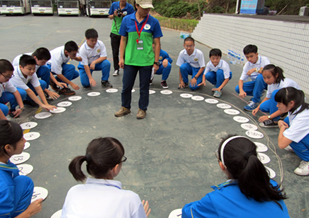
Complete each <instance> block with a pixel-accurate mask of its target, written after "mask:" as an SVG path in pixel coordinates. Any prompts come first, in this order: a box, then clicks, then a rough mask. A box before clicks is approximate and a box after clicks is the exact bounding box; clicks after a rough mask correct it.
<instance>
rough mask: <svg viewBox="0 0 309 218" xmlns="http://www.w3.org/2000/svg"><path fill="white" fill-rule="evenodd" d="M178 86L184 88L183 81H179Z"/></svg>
mask: <svg viewBox="0 0 309 218" xmlns="http://www.w3.org/2000/svg"><path fill="white" fill-rule="evenodd" d="M178 87H179V88H185V87H186V84H185V83H184V81H181V82H180V84H179V86H178Z"/></svg>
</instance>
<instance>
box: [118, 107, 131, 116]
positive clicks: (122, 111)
mask: <svg viewBox="0 0 309 218" xmlns="http://www.w3.org/2000/svg"><path fill="white" fill-rule="evenodd" d="M129 113H131V111H130V109H129V108H125V107H121V108H120V110H119V111H117V112H116V113H115V117H122V116H124V115H127V114H129Z"/></svg>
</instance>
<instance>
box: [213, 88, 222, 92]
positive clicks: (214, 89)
mask: <svg viewBox="0 0 309 218" xmlns="http://www.w3.org/2000/svg"><path fill="white" fill-rule="evenodd" d="M212 91H219V92H221V89H220V88H213V89H212Z"/></svg>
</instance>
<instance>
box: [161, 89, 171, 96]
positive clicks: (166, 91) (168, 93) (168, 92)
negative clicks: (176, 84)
mask: <svg viewBox="0 0 309 218" xmlns="http://www.w3.org/2000/svg"><path fill="white" fill-rule="evenodd" d="M172 93H173V92H172V91H171V90H162V91H161V94H163V95H170V94H172Z"/></svg>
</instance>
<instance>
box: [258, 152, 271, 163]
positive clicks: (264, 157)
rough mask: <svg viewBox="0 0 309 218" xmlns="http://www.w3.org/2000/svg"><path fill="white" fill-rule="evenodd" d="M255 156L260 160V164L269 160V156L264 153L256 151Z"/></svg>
mask: <svg viewBox="0 0 309 218" xmlns="http://www.w3.org/2000/svg"><path fill="white" fill-rule="evenodd" d="M257 157H258V159H259V160H260V161H261V162H262V164H267V163H269V162H270V158H269V157H268V156H267V155H266V154H264V153H258V155H257Z"/></svg>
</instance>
